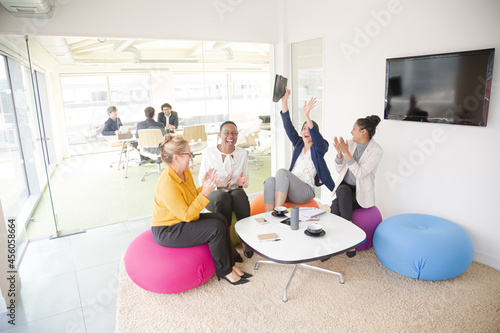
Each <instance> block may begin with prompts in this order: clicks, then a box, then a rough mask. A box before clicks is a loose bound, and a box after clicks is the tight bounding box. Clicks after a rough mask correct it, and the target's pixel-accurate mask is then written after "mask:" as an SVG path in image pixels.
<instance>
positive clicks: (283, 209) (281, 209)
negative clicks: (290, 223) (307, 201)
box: [274, 206, 287, 216]
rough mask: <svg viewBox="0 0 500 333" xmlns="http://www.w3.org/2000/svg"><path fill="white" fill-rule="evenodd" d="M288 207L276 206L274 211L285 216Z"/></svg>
mask: <svg viewBox="0 0 500 333" xmlns="http://www.w3.org/2000/svg"><path fill="white" fill-rule="evenodd" d="M286 210H287V208H286V207H285V206H276V207H274V213H275V214H276V215H278V216H284V215H285V213H286Z"/></svg>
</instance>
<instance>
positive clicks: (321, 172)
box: [264, 88, 335, 212]
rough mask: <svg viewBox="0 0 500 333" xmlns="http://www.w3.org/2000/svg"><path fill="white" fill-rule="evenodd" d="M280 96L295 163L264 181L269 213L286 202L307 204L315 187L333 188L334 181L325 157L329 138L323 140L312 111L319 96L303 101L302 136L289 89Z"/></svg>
mask: <svg viewBox="0 0 500 333" xmlns="http://www.w3.org/2000/svg"><path fill="white" fill-rule="evenodd" d="M285 89H286V92H285V95H284V96H283V97H282V98H281V102H282V111H281V119H282V120H283V126H284V128H285V131H286V134H287V136H288V138H289V139H290V141H291V142H292V144H293V154H292V163H291V164H290V168H289V169H288V170H287V169H280V170H278V171H277V172H276V176H275V177H269V178H267V179H266V181H265V182H264V206H265V210H266V212H268V211H272V210H273V209H274V207H276V206H282V205H283V204H284V203H285V202H293V203H296V204H305V203H308V202H309V201H311V200H312V199H314V197H315V193H314V186H321V185H323V184H324V185H326V187H328V189H329V190H330V191H331V190H333V188H334V187H335V183H334V181H333V179H332V176H331V175H330V170H328V166H327V165H326V161H325V159H324V156H325V154H326V152H327V151H328V141H326V140H325V139H323V136H322V135H321V133H320V132H319V127H318V124H316V122H314V121H312V120H311V118H310V117H309V113H310V112H311V110H312V109H313V108H314V107H315V106H316V99H315V98H311V100H310V101H309V102H304V107H303V108H302V114H303V115H304V118H305V120H306V121H305V122H304V124H303V125H302V130H301V134H300V135H299V134H298V133H297V131H296V130H295V128H294V127H293V124H292V121H291V120H290V113H289V112H288V97H289V96H290V89H288V88H285Z"/></svg>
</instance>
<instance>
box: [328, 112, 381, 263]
mask: <svg viewBox="0 0 500 333" xmlns="http://www.w3.org/2000/svg"><path fill="white" fill-rule="evenodd" d="M379 122H380V118H379V117H378V116H368V117H366V118H359V119H358V120H357V121H356V122H355V123H354V126H353V128H352V131H351V134H352V140H349V141H347V142H346V141H345V140H344V139H343V138H342V137H340V139H338V138H337V137H335V138H334V139H333V142H334V147H335V149H336V150H337V156H336V158H335V168H336V169H337V172H338V173H339V177H338V180H337V186H335V188H334V190H333V194H335V195H336V198H335V199H334V200H333V202H332V205H331V206H330V211H331V212H332V214H335V215H338V216H340V217H343V218H344V219H346V220H348V221H352V211H353V210H354V209H359V208H369V207H372V206H375V172H376V171H377V167H378V164H379V162H380V160H381V159H382V155H383V153H384V152H383V150H382V148H381V147H380V146H379V144H378V143H376V142H375V141H374V140H373V139H372V137H373V136H374V135H375V129H376V128H377V125H378V123H379ZM346 255H347V256H348V257H349V258H352V257H354V256H355V255H356V250H351V251H347V252H346Z"/></svg>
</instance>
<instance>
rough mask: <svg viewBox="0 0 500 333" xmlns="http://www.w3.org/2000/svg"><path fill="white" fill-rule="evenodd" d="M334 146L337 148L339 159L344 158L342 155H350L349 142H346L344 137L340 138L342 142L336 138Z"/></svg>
mask: <svg viewBox="0 0 500 333" xmlns="http://www.w3.org/2000/svg"><path fill="white" fill-rule="evenodd" d="M333 146H334V147H335V150H337V157H338V158H342V154H344V155H345V154H348V153H349V146H348V144H347V141H345V140H344V138H342V137H340V140H339V139H338V138H337V137H334V138H333Z"/></svg>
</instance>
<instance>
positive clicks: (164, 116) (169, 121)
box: [158, 103, 179, 133]
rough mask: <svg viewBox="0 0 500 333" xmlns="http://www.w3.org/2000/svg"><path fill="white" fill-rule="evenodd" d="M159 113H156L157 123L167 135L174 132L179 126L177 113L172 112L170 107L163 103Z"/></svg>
mask: <svg viewBox="0 0 500 333" xmlns="http://www.w3.org/2000/svg"><path fill="white" fill-rule="evenodd" d="M161 111H162V112H160V113H158V122H160V123H162V124H163V126H164V127H165V129H166V130H167V132H168V133H170V132H172V133H173V132H174V129H177V127H178V126H179V117H178V115H177V112H175V111H172V105H170V104H168V103H164V104H163V105H162V106H161Z"/></svg>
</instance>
